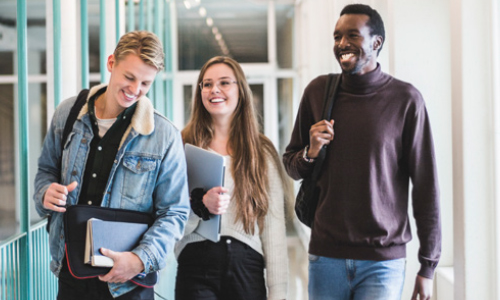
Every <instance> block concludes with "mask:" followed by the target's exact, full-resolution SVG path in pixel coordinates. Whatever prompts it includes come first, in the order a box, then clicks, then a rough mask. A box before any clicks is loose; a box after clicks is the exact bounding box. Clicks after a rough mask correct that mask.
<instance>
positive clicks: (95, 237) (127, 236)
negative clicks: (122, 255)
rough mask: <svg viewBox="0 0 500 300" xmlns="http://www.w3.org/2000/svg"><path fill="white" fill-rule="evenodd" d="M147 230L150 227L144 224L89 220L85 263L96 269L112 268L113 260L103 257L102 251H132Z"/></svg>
mask: <svg viewBox="0 0 500 300" xmlns="http://www.w3.org/2000/svg"><path fill="white" fill-rule="evenodd" d="M147 230H148V225H147V224H142V223H128V222H115V221H103V220H99V219H95V218H91V219H89V220H88V221H87V237H86V245H85V261H84V262H85V263H87V264H91V265H92V266H94V267H112V266H113V260H112V259H111V258H109V257H106V256H104V255H102V254H101V252H100V249H101V248H106V249H110V250H113V251H116V252H125V251H130V250H132V249H134V248H135V247H136V246H137V245H138V244H139V242H140V240H141V238H142V236H143V234H144V233H145V232H146V231H147Z"/></svg>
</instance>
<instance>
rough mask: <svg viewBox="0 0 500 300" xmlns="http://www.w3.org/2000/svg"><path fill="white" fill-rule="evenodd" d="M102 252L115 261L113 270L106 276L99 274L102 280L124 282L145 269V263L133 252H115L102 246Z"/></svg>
mask: <svg viewBox="0 0 500 300" xmlns="http://www.w3.org/2000/svg"><path fill="white" fill-rule="evenodd" d="M101 253H102V254H103V255H105V256H107V257H109V258H111V259H113V261H114V266H113V268H112V269H111V271H109V272H108V274H106V275H104V276H99V279H100V280H101V281H104V282H111V283H118V282H120V283H123V282H126V281H128V280H130V279H132V278H134V277H135V276H136V275H137V274H139V273H141V272H142V271H143V270H144V264H143V263H142V261H141V259H140V258H139V257H138V256H137V255H135V254H134V253H132V252H115V251H112V250H109V249H105V248H101Z"/></svg>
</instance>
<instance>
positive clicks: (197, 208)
mask: <svg viewBox="0 0 500 300" xmlns="http://www.w3.org/2000/svg"><path fill="white" fill-rule="evenodd" d="M205 193H206V191H205V190H204V189H202V188H195V189H193V190H192V191H191V199H190V202H191V209H192V210H193V212H194V213H195V214H196V215H197V216H198V217H200V218H202V219H203V221H208V220H210V212H209V211H208V208H207V207H206V206H205V204H203V195H205Z"/></svg>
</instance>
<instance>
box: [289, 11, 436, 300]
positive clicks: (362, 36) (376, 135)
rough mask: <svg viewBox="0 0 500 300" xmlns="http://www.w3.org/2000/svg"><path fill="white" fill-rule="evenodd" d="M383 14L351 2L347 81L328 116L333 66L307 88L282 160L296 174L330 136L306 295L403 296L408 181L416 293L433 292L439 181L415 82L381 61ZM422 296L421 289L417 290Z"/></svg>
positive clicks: (344, 47) (340, 39) (343, 56)
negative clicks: (383, 68)
mask: <svg viewBox="0 0 500 300" xmlns="http://www.w3.org/2000/svg"><path fill="white" fill-rule="evenodd" d="M384 39H385V31H384V25H383V21H382V19H381V17H380V15H379V14H378V13H377V12H376V11H375V10H373V9H372V8H371V7H369V6H366V5H360V4H354V5H348V6H346V7H345V8H344V9H343V10H342V12H341V16H340V18H339V20H338V22H337V24H336V27H335V32H334V49H333V52H334V54H335V57H336V59H337V60H338V62H339V64H340V66H341V68H342V74H341V84H340V86H339V90H338V93H337V96H336V101H335V105H334V108H333V110H332V120H321V118H322V114H323V112H322V110H323V100H324V99H323V95H324V93H325V89H326V84H327V79H328V76H327V75H323V76H319V77H317V78H316V79H314V80H313V81H312V82H311V83H310V84H309V85H308V86H307V87H306V89H305V91H304V95H303V98H302V101H301V104H300V108H299V112H298V115H297V121H296V123H295V127H294V130H293V133H292V137H291V140H290V144H289V145H288V147H287V149H286V153H285V154H284V157H283V161H284V164H285V167H286V169H287V172H288V174H289V175H290V176H291V177H293V178H294V179H296V180H298V179H301V178H305V177H308V176H310V175H311V173H312V170H313V168H314V164H315V162H314V159H315V158H316V157H317V156H318V153H319V151H320V149H321V148H322V147H323V146H324V145H328V146H327V149H326V158H325V160H324V162H323V166H322V169H321V173H320V176H319V177H320V178H319V179H318V182H317V184H318V186H319V188H320V193H319V202H318V207H317V210H316V215H315V219H314V223H313V226H312V232H311V241H310V244H309V253H310V255H309V260H310V263H309V297H310V299H312V300H320V299H346V300H348V299H370V300H374V299H380V300H392V299H400V297H401V292H402V288H403V283H404V274H405V265H406V261H405V257H406V243H408V242H409V241H410V240H411V238H412V235H411V230H410V220H409V217H408V205H409V199H408V198H409V182H410V180H411V183H412V186H413V188H412V202H411V203H412V205H413V212H414V217H415V220H416V225H417V235H418V239H419V241H420V249H419V253H418V259H419V262H420V264H421V267H420V270H419V272H418V274H417V276H416V281H415V289H414V292H413V297H412V299H430V297H431V295H432V282H433V275H434V269H435V268H436V266H437V264H438V261H439V257H440V253H441V228H440V213H439V188H438V182H437V172H436V168H437V167H436V162H435V157H434V149H433V148H434V147H433V141H432V134H431V128H430V123H429V118H428V115H427V111H426V108H425V103H424V101H423V99H422V95H421V94H420V93H419V91H418V90H417V89H416V88H414V87H413V86H412V85H410V84H408V83H405V82H402V81H400V80H397V79H395V78H393V77H392V76H390V75H388V74H385V73H383V72H382V71H381V68H380V65H379V64H378V63H377V56H378V53H379V51H380V50H381V48H382V45H383V43H384ZM417 297H418V298H417Z"/></svg>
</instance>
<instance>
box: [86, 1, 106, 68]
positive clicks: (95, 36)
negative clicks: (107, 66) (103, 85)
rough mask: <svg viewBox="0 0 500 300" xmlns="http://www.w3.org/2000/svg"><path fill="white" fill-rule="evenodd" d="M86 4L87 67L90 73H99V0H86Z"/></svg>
mask: <svg viewBox="0 0 500 300" xmlns="http://www.w3.org/2000/svg"><path fill="white" fill-rule="evenodd" d="M87 5H88V22H89V69H90V73H99V72H100V66H99V53H100V49H99V23H100V20H99V0H88V2H87ZM105 71H106V70H105Z"/></svg>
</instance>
